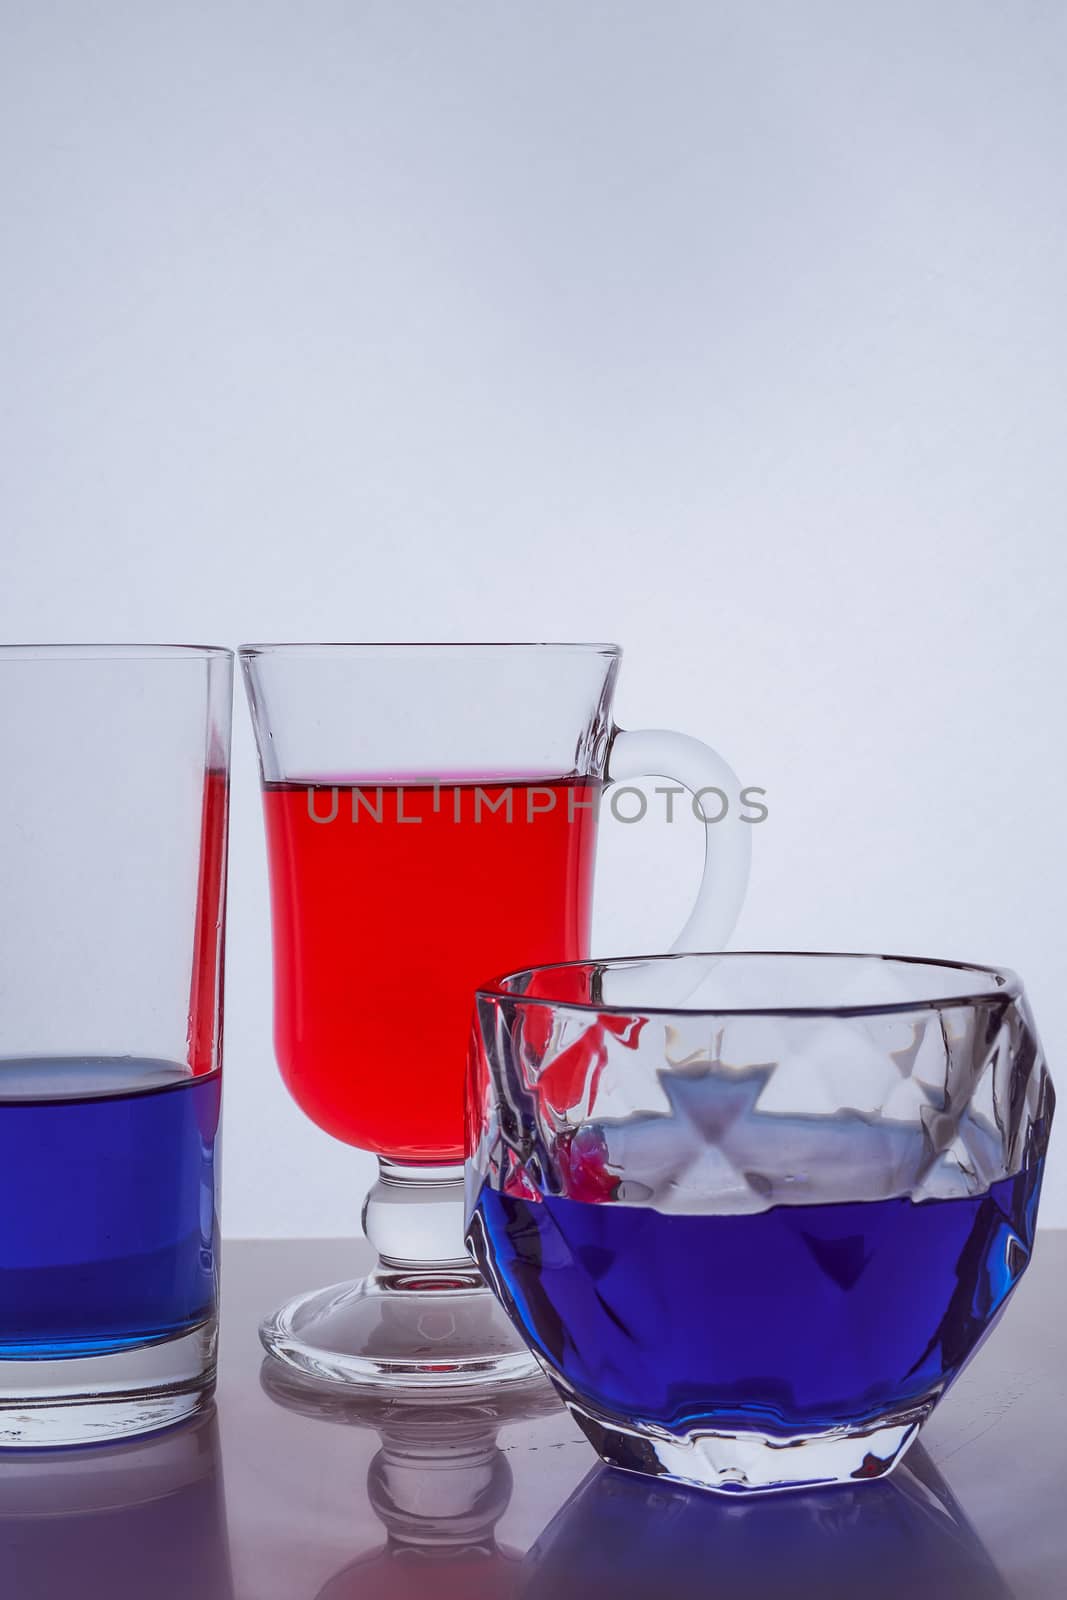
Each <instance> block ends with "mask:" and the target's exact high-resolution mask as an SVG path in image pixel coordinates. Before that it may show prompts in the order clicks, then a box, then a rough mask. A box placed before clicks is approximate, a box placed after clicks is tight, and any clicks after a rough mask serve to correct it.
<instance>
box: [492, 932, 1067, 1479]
mask: <svg viewBox="0 0 1067 1600" xmlns="http://www.w3.org/2000/svg"><path fill="white" fill-rule="evenodd" d="M1052 1112H1053V1091H1052V1084H1051V1082H1050V1079H1049V1075H1048V1072H1047V1070H1046V1067H1045V1063H1044V1059H1043V1057H1042V1054H1041V1050H1040V1046H1039V1044H1038V1041H1037V1036H1036V1033H1035V1031H1034V1026H1033V1022H1032V1019H1031V1016H1030V1012H1029V1008H1028V1006H1027V1003H1026V1001H1025V999H1024V996H1023V991H1022V986H1021V984H1020V983H1019V980H1018V979H1017V978H1016V977H1015V976H1014V975H1013V974H1012V973H1010V972H1007V971H1003V970H995V969H991V968H981V967H973V966H964V965H958V964H955V963H951V962H941V961H921V960H912V959H908V958H903V957H881V956H853V955H848V956H845V955H778V954H768V953H763V954H729V955H680V956H664V957H651V958H646V959H637V960H615V961H602V962H576V963H570V964H564V965H559V966H555V967H544V968H539V969H531V970H528V971H525V972H520V973H516V974H514V975H512V976H510V977H507V978H504V979H502V980H500V981H499V982H497V983H496V984H494V985H493V986H492V987H491V988H490V989H487V990H483V991H481V992H480V993H479V994H478V996H477V1001H476V1015H475V1026H474V1030H473V1039H472V1049H471V1055H470V1063H469V1078H468V1160H467V1208H468V1232H467V1242H468V1245H469V1247H470V1249H471V1251H472V1253H473V1254H474V1256H475V1258H476V1259H477V1261H478V1262H479V1264H480V1266H481V1268H482V1271H483V1273H484V1274H485V1276H486V1278H487V1279H488V1281H489V1282H490V1284H491V1285H492V1287H493V1289H494V1290H495V1292H496V1294H497V1296H498V1298H499V1299H500V1301H501V1304H502V1305H503V1306H504V1308H505V1310H506V1311H507V1313H508V1315H509V1317H510V1318H511V1320H512V1322H513V1324H514V1325H515V1327H516V1328H517V1329H518V1330H519V1332H520V1333H521V1334H522V1336H523V1338H524V1339H525V1340H526V1341H527V1343H528V1344H529V1346H530V1348H531V1349H532V1350H533V1352H534V1354H535V1355H536V1356H537V1358H538V1360H539V1361H540V1363H541V1365H542V1367H543V1368H544V1369H545V1371H546V1372H547V1374H548V1376H549V1377H550V1378H551V1380H552V1382H553V1383H554V1384H555V1385H556V1388H557V1389H558V1390H559V1392H560V1394H561V1396H562V1397H563V1399H564V1401H565V1402H566V1404H567V1405H568V1407H569V1408H570V1410H571V1412H572V1413H573V1415H574V1417H575V1419H576V1420H577V1422H578V1423H579V1425H580V1426H581V1427H582V1429H583V1430H584V1432H585V1433H586V1435H587V1436H588V1438H589V1439H590V1440H591V1442H592V1443H593V1445H594V1447H595V1448H596V1449H597V1451H598V1452H599V1453H600V1455H601V1456H602V1457H603V1458H604V1459H605V1460H606V1461H609V1462H611V1463H612V1464H613V1465H615V1466H618V1467H622V1468H625V1469H629V1470H632V1471H637V1472H644V1473H649V1474H652V1475H654V1476H664V1477H667V1478H673V1479H677V1480H679V1481H681V1482H684V1483H690V1484H694V1485H697V1486H699V1487H703V1488H709V1489H719V1490H726V1491H734V1492H736V1491H742V1492H744V1491H760V1490H774V1489H787V1488H797V1487H800V1486H805V1485H807V1486H811V1485H817V1484H825V1483H842V1482H850V1481H863V1480H866V1479H871V1478H878V1477H880V1476H882V1475H883V1474H884V1473H886V1472H888V1471H890V1470H891V1468H892V1467H893V1466H894V1465H895V1463H896V1462H897V1461H898V1460H899V1459H900V1458H901V1456H902V1455H903V1454H904V1452H905V1451H906V1449H907V1448H908V1446H909V1444H910V1443H911V1442H912V1440H913V1439H914V1438H915V1436H916V1434H917V1432H918V1430H919V1428H920V1427H921V1426H922V1424H923V1423H924V1422H925V1420H926V1418H927V1417H928V1416H929V1415H930V1413H931V1411H932V1410H933V1408H934V1407H935V1406H936V1405H937V1404H938V1402H939V1401H940V1399H941V1397H942V1395H943V1394H944V1393H945V1391H946V1390H947V1389H948V1387H949V1386H950V1384H951V1383H952V1382H953V1381H954V1379H955V1378H956V1377H957V1376H958V1374H959V1373H960V1371H961V1370H962V1369H963V1367H964V1366H965V1365H966V1363H967V1362H968V1361H969V1360H970V1358H971V1357H972V1356H973V1354H974V1352H975V1351H976V1350H977V1349H978V1347H979V1345H980V1344H981V1343H982V1341H983V1340H984V1339H985V1337H986V1336H987V1335H988V1333H989V1332H990V1330H991V1329H992V1328H993V1327H994V1325H995V1324H996V1322H997V1320H998V1318H999V1317H1000V1315H1001V1313H1002V1312H1003V1310H1004V1307H1005V1305H1006V1303H1007V1301H1008V1299H1009V1297H1010V1295H1011V1293H1012V1290H1013V1289H1014V1287H1015V1285H1016V1283H1017V1282H1018V1280H1019V1278H1020V1276H1021V1274H1022V1273H1023V1271H1024V1270H1025V1268H1026V1265H1027V1263H1028V1261H1029V1259H1030V1254H1031V1251H1032V1249H1033V1244H1034V1228H1035V1222H1036V1214H1037V1204H1038V1196H1039V1193H1040V1188H1041V1176H1042V1168H1043V1163H1044V1158H1045V1151H1046V1148H1047V1144H1048V1135H1049V1126H1050V1123H1051V1119H1052Z"/></svg>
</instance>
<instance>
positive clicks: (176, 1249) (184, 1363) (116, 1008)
mask: <svg viewBox="0 0 1067 1600" xmlns="http://www.w3.org/2000/svg"><path fill="white" fill-rule="evenodd" d="M232 679H233V658H232V655H231V653H230V652H229V651H228V650H217V649H210V648H199V647H185V646H156V645H62V646H52V645H40V646H29V645H27V646H6V647H3V648H0V748H2V749H3V751H4V757H5V760H4V776H3V782H2V783H0V875H2V882H3V910H4V915H3V917H2V918H0V973H2V975H3V1005H2V1006H0V1208H2V1211H3V1216H4V1234H3V1243H2V1245H0V1430H2V1442H3V1444H4V1445H5V1446H10V1445H19V1444H25V1445H42V1444H44V1445H61V1444H77V1443H83V1442H85V1441H87V1440H97V1439H101V1438H117V1437H121V1436H123V1435H126V1434H132V1433H141V1432H146V1431H148V1430H150V1429H154V1428H159V1427H162V1426H164V1425H165V1424H168V1423H172V1422H176V1421H178V1420H179V1419H181V1418H183V1417H185V1416H188V1415H190V1414H192V1413H194V1412H197V1411H198V1410H200V1409H201V1408H202V1407H203V1406H204V1405H205V1404H206V1403H207V1401H208V1399H209V1397H210V1394H211V1390H212V1386H213V1383H214V1373H215V1345H216V1326H217V1290H218V1227H217V1220H216V1195H217V1182H218V1161H217V1149H216V1138H217V1132H218V1121H219V1103H220V1094H221V1066H222V962H223V930H224V920H225V900H226V839H227V806H228V772H229V745H230V709H231V700H232Z"/></svg>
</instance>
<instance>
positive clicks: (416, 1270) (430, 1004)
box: [240, 644, 750, 1385]
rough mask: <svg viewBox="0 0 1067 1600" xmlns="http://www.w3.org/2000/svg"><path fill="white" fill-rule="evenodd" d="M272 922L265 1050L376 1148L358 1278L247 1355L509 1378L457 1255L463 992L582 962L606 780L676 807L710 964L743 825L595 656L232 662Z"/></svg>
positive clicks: (345, 1375)
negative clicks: (251, 754)
mask: <svg viewBox="0 0 1067 1600" xmlns="http://www.w3.org/2000/svg"><path fill="white" fill-rule="evenodd" d="M240 656H241V662H242V666H243V668H244V674H245V682H246V686H247V688H248V694H249V701H250V704H251V708H252V718H253V722H254V724H255V731H256V739H257V743H258V746H259V755H260V764H261V769H262V775H263V789H264V797H263V798H264V810H265V818H266V830H267V849H268V858H269V867H270V880H271V904H272V917H273V930H274V1019H275V1031H274V1037H275V1051H276V1054H277V1058H278V1064H279V1066H280V1068H281V1071H282V1076H283V1077H284V1079H285V1082H286V1084H287V1085H288V1087H289V1090H290V1092H291V1093H292V1095H293V1097H294V1099H295V1100H296V1101H297V1103H298V1104H299V1105H300V1107H301V1108H302V1110H303V1111H304V1112H305V1113H306V1114H307V1115H308V1116H309V1117H310V1118H311V1119H312V1120H313V1121H314V1122H316V1123H317V1124H318V1126H319V1127H321V1128H323V1129H325V1130H326V1132H327V1133H330V1134H332V1135H333V1136H334V1137H335V1138H337V1139H341V1140H343V1141H344V1142H346V1143H347V1144H351V1145H355V1146H357V1147H359V1148H361V1149H364V1150H370V1151H373V1152H374V1153H375V1155H377V1157H378V1160H379V1165H380V1175H379V1179H378V1181H377V1183H376V1184H375V1185H374V1187H373V1189H372V1190H371V1193H370V1195H369V1197H368V1199H367V1202H366V1206H365V1209H364V1226H365V1228H366V1231H367V1235H368V1238H369V1239H370V1241H371V1243H372V1244H373V1245H374V1247H375V1249H376V1251H377V1252H378V1257H379V1264H378V1267H377V1268H376V1270H375V1271H373V1272H372V1273H371V1274H370V1275H369V1276H368V1277H366V1278H364V1279H361V1280H359V1281H356V1282H353V1283H347V1284H341V1285H337V1286H334V1287H332V1288H328V1289H324V1290H318V1291H315V1292H313V1293H311V1294H306V1295H303V1296H302V1297H300V1298H299V1299H298V1300H295V1301H293V1302H292V1303H290V1304H289V1305H287V1306H285V1307H283V1308H282V1310H280V1311H279V1312H277V1313H276V1314H274V1315H273V1316H271V1317H269V1318H268V1319H267V1321H266V1322H265V1324H264V1326H263V1329H262V1337H263V1341H264V1344H265V1345H266V1347H267V1349H268V1350H269V1351H271V1352H272V1353H273V1354H275V1355H277V1356H279V1357H281V1358H283V1359H284V1360H287V1361H289V1362H290V1363H292V1364H293V1365H294V1366H295V1367H298V1368H300V1369H301V1370H303V1371H306V1372H310V1373H312V1374H315V1375H317V1376H320V1377H326V1378H331V1379H334V1380H337V1381H341V1382H351V1383H356V1384H374V1383H384V1384H390V1385H396V1384H401V1385H404V1384H412V1385H454V1384H463V1383H469V1382H471V1381H472V1380H473V1381H478V1382H486V1381H490V1380H499V1381H508V1380H514V1379H519V1378H522V1377H524V1376H527V1375H528V1374H529V1373H530V1372H531V1371H532V1370H533V1363H532V1358H531V1357H530V1356H529V1354H528V1352H527V1351H526V1349H525V1347H524V1346H523V1345H522V1344H521V1343H520V1342H519V1340H518V1338H517V1336H516V1335H515V1333H514V1332H513V1331H512V1329H511V1328H510V1326H509V1325H508V1323H507V1321H506V1320H505V1319H504V1317H503V1315H502V1313H500V1312H499V1310H498V1309H497V1307H496V1304H495V1302H494V1300H493V1299H492V1297H491V1296H490V1295H489V1294H488V1293H487V1292H486V1289H485V1286H484V1284H483V1281H482V1279H481V1277H480V1275H479V1273H478V1272H477V1270H476V1268H475V1267H474V1265H473V1263H472V1262H471V1260H470V1258H469V1257H468V1255H467V1254H466V1251H465V1249H464V1246H463V1233H462V1229H463V1198H462V1195H463V1185H462V1165H461V1163H462V1160H463V1142H464V1119H463V1082H464V1072H465V1064H466V1054H467V1044H468V1034H469V1022H470V1010H471V1005H472V999H473V994H474V991H475V989H476V988H477V986H478V984H479V983H483V982H485V981H486V980H487V979H488V978H490V977H492V976H493V975H495V974H498V973H500V972H503V971H506V970H508V969H509V968H512V967H515V966H517V965H519V964H522V965H530V964H531V963H537V962H549V961H567V960H574V959H577V958H581V957H583V956H585V955H587V954H588V945H589V927H590V912H591V897H592V887H593V858H594V853H595V847H596V833H597V813H598V806H599V801H600V796H601V793H602V790H603V789H604V786H605V785H606V784H609V783H612V782H615V781H617V780H619V779H624V778H634V777H639V776H648V775H659V776H662V777H665V778H669V779H672V780H673V781H674V782H676V783H678V784H681V785H682V786H683V787H684V788H686V789H688V790H690V791H691V792H692V794H693V796H694V801H693V806H694V810H695V811H696V813H697V814H698V815H699V816H701V817H702V818H703V820H704V823H705V830H706V838H707V849H706V859H705V867H704V874H703V880H702V882H701V885H700V889H699V893H698V895H697V899H696V903H695V905H694V907H693V911H692V914H691V915H690V917H689V920H688V921H687V923H686V925H685V928H684V929H683V930H682V933H681V934H680V936H679V940H678V945H679V946H680V947H686V946H688V947H696V948H702V949H716V948H718V947H720V946H721V945H722V944H723V943H724V942H725V940H726V938H727V936H728V935H729V932H730V930H731V928H732V926H733V923H734V921H735V919H736V916H737V912H738V910H739V908H740V904H741V900H742V898H743V895H744V890H745V884H746V880H747V875H748V862H749V853H750V850H749V829H748V828H747V827H746V826H745V825H744V824H743V823H740V822H739V821H738V820H737V816H738V813H737V807H736V804H731V805H730V806H729V809H728V812H727V816H726V817H725V818H724V819H723V820H720V818H721V816H722V811H723V801H722V796H723V794H724V793H725V794H726V795H727V796H728V797H729V798H730V800H732V801H736V797H737V781H736V779H735V777H734V775H733V773H732V772H731V770H730V768H729V767H728V766H727V765H726V763H725V762H724V761H723V760H722V759H721V758H720V757H719V756H718V755H716V754H715V752H714V751H713V750H710V749H709V748H708V747H707V746H706V745H704V744H701V743H700V742H699V741H698V740H696V739H691V738H688V737H686V736H684V735H682V734H677V733H666V732H662V731H646V732H641V733H633V732H623V731H622V730H621V729H619V728H617V727H615V725H614V723H613V721H612V718H611V703H612V696H613V693H614V689H615V680H616V676H617V672H618V666H619V658H620V652H619V650H618V648H617V647H616V646H614V645H600V644H558V645H557V644H553V645H548V644H483V645H445V644H421V645H414V644H412V645H407V644H393V645H374V644H302V645H297V644H294V645H247V646H245V647H244V648H242V650H241V651H240Z"/></svg>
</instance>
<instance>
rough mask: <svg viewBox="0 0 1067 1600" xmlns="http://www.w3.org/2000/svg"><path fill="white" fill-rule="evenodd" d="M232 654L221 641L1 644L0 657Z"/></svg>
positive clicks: (209, 657) (46, 658)
mask: <svg viewBox="0 0 1067 1600" xmlns="http://www.w3.org/2000/svg"><path fill="white" fill-rule="evenodd" d="M227 656H229V657H232V656H233V651H232V650H231V648H230V647H229V645H222V644H141V643H132V644H131V643H112V644H93V643H80V644H79V643H75V644H0V661H169V660H176V661H190V660H193V661H210V660H224V659H225V658H226V657H227Z"/></svg>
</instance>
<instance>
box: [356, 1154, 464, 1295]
mask: <svg viewBox="0 0 1067 1600" xmlns="http://www.w3.org/2000/svg"><path fill="white" fill-rule="evenodd" d="M378 1169H379V1170H378V1180H377V1182H376V1183H375V1184H374V1186H373V1187H372V1189H371V1190H370V1193H369V1194H368V1195H367V1199H366V1202H365V1203H364V1207H363V1228H364V1232H365V1233H366V1235H367V1239H368V1240H369V1242H370V1244H371V1245H372V1246H373V1247H374V1250H375V1251H376V1253H377V1256H378V1260H379V1262H380V1263H381V1266H382V1267H383V1268H384V1269H385V1270H386V1271H387V1272H401V1273H404V1274H408V1273H416V1274H418V1275H419V1276H424V1275H426V1274H427V1273H431V1274H437V1273H444V1274H446V1275H447V1276H448V1277H449V1278H450V1279H455V1278H456V1277H457V1275H461V1276H463V1277H469V1278H470V1279H471V1281H472V1282H474V1281H479V1282H480V1279H479V1276H478V1270H477V1268H476V1267H475V1265H474V1263H473V1261H472V1260H471V1258H470V1256H469V1255H468V1254H467V1251H466V1248H465V1247H464V1244H463V1167H462V1165H460V1164H458V1163H455V1164H451V1165H446V1166H421V1165H420V1166H410V1165H404V1164H402V1163H401V1162H398V1161H390V1160H389V1159H388V1158H387V1157H385V1156H379V1158H378Z"/></svg>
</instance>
